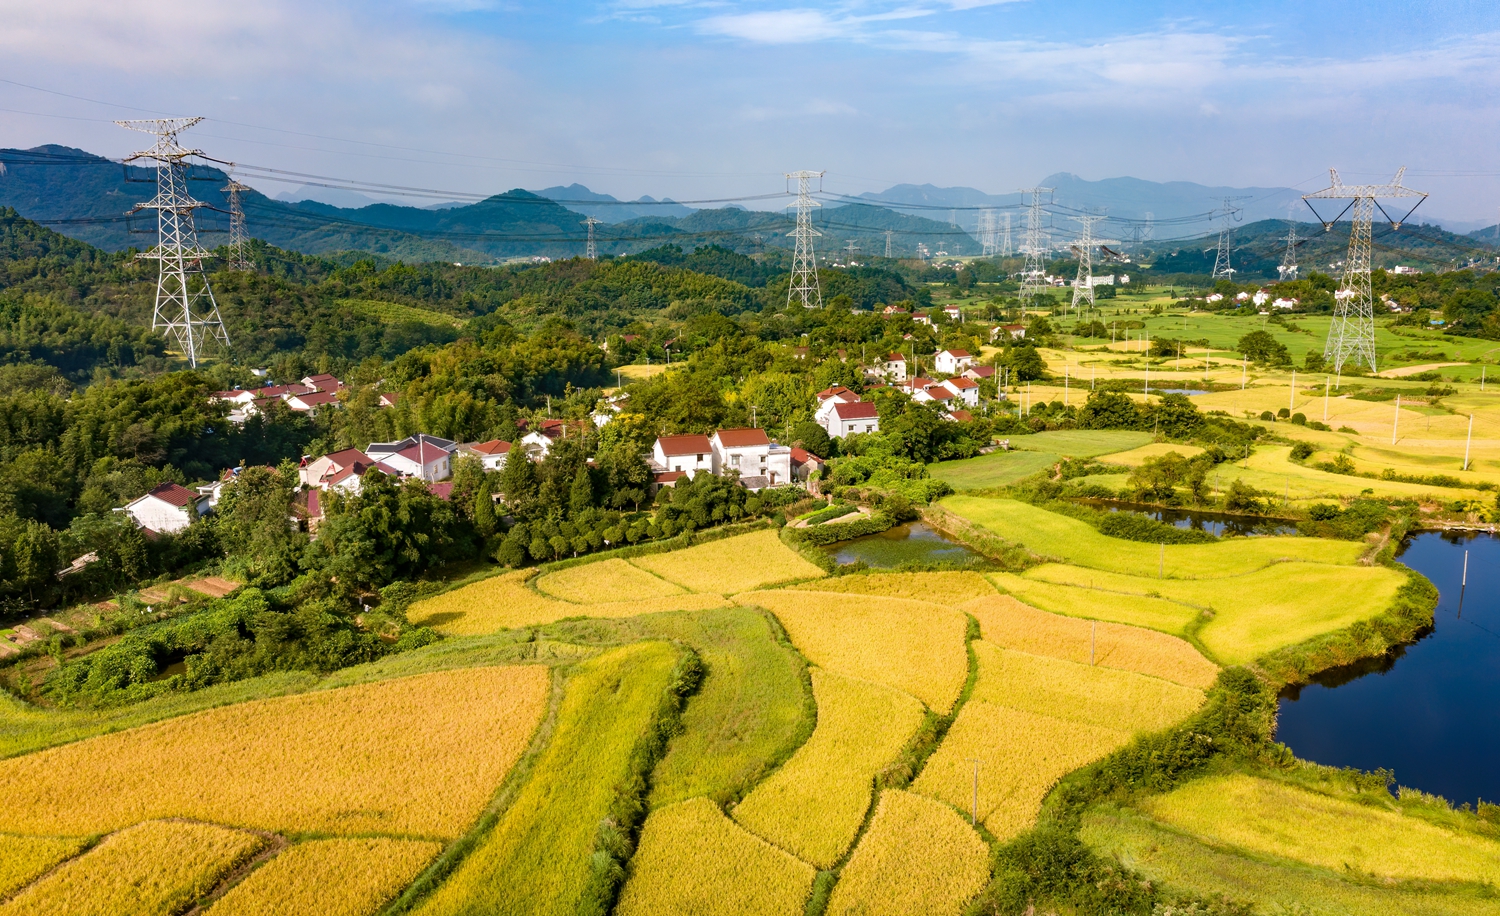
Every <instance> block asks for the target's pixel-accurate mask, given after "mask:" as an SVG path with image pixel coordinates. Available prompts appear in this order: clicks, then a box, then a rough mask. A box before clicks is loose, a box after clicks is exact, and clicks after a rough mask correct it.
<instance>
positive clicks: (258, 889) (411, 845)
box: [207, 837, 443, 916]
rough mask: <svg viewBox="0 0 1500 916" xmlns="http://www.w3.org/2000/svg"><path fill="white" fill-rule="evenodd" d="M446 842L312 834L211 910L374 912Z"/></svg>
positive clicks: (252, 915) (231, 915)
mask: <svg viewBox="0 0 1500 916" xmlns="http://www.w3.org/2000/svg"><path fill="white" fill-rule="evenodd" d="M442 848H443V846H442V844H441V843H434V842H430V841H425V840H398V839H391V838H388V837H362V838H358V839H338V840H310V841H308V842H305V843H298V844H296V845H295V846H292V847H289V848H288V849H285V850H283V851H282V852H281V853H280V854H278V855H277V856H276V858H274V859H272V860H271V861H270V862H268V863H266V864H265V865H262V866H261V867H260V868H258V869H256V870H255V871H253V872H251V873H250V876H249V877H247V878H246V879H245V880H243V881H241V882H240V883H239V884H236V885H235V886H234V887H232V888H230V890H229V892H228V893H227V894H225V895H224V896H223V897H220V898H219V899H218V901H217V902H215V903H214V905H213V906H211V907H209V908H208V913H207V916H283V914H290V913H317V914H319V916H369V914H371V913H374V912H375V911H376V910H378V909H380V907H381V906H383V905H384V904H385V903H386V902H387V901H389V900H391V899H392V898H394V897H395V896H396V894H398V893H400V891H401V889H402V888H403V887H405V886H406V885H408V884H410V883H411V881H412V879H413V878H415V877H416V876H417V873H418V872H420V871H421V870H422V869H423V867H425V866H426V865H427V863H428V862H430V861H432V859H433V857H434V856H436V855H437V854H438V853H439V852H441V851H442Z"/></svg>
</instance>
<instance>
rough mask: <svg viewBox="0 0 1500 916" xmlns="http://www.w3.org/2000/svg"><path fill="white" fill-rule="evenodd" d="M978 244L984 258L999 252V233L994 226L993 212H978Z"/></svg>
mask: <svg viewBox="0 0 1500 916" xmlns="http://www.w3.org/2000/svg"><path fill="white" fill-rule="evenodd" d="M979 244H980V246H981V249H982V251H983V253H984V256H985V257H989V256H990V255H993V254H995V253H996V252H998V251H999V250H1000V239H999V232H998V231H997V229H996V225H995V211H994V210H980V211H979Z"/></svg>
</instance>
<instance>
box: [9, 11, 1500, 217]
mask: <svg viewBox="0 0 1500 916" xmlns="http://www.w3.org/2000/svg"><path fill="white" fill-rule="evenodd" d="M1493 9H1494V7H1493V4H1491V5H1489V6H1488V7H1486V6H1485V5H1481V4H1478V3H1457V2H1455V3H1393V2H1381V0H1374V2H1364V3H1352V2H1305V0H1304V2H1298V3H1292V2H1281V3H1263V4H1255V5H1249V4H1226V3H1192V4H1188V3H1175V2H1155V3H1119V2H1114V3H1105V2H1047V0H1010V2H986V0H847V2H841V3H820V2H814V0H787V2H774V0H610V2H600V3H537V2H528V0H493V2H491V0H414V2H404V3H401V2H389V0H384V2H382V0H375V2H358V3H356V2H348V0H325V2H319V3H307V2H292V0H260V2H254V3H238V4H229V3H222V2H205V0H197V2H189V0H154V2H151V3H149V4H148V3H141V2H135V0H129V2H115V3H108V4H106V3H101V2H98V0H48V2H46V3H37V2H35V0H0V17H3V19H0V21H4V22H6V27H5V28H4V29H0V78H3V79H6V80H10V81H13V82H10V83H0V108H3V109H7V110H5V111H0V143H3V145H8V146H30V145H35V144H38V143H43V142H57V143H66V144H70V145H75V146H81V147H84V148H87V149H90V150H93V151H95V152H99V153H102V154H106V155H121V154H124V153H126V152H129V151H130V149H131V148H132V147H131V144H132V143H133V142H134V139H133V138H132V136H131V135H130V134H128V133H126V132H125V131H122V130H120V129H119V128H116V127H114V126H113V125H111V124H109V123H108V122H109V119H111V118H117V117H130V116H137V117H140V116H146V115H147V114H148V113H156V112H162V113H171V114H201V115H205V116H206V117H208V118H209V119H210V120H209V121H208V122H206V123H205V124H203V125H202V126H200V127H199V128H197V129H195V130H194V131H193V133H192V134H190V135H189V136H190V137H192V138H193V139H194V142H195V143H196V144H197V145H198V146H200V147H201V148H203V149H204V150H205V151H207V152H210V153H212V154H213V155H215V156H217V157H219V158H222V159H231V160H235V161H241V162H246V163H251V164H255V165H262V166H271V167H277V168H283V169H290V170H296V171H303V172H308V173H314V174H320V175H333V176H346V177H352V178H357V179H360V180H363V181H371V182H384V183H390V184H402V185H412V186H421V187H429V188H441V189H453V190H457V191H464V192H469V193H488V192H493V191H499V190H504V189H507V188H511V187H543V186H546V185H551V184H557V183H568V182H571V181H579V182H581V183H583V184H586V185H588V186H590V187H592V188H594V189H595V190H601V191H606V192H609V193H613V194H615V195H617V196H620V197H635V196H638V195H641V194H651V195H655V196H663V195H669V196H672V197H675V198H678V199H704V198H719V197H731V196H739V195H756V194H764V193H772V192H776V191H778V190H780V189H781V188H782V186H783V182H782V181H781V178H780V173H781V172H784V171H788V170H793V169H803V168H809V169H826V170H828V173H829V175H828V179H827V187H828V188H830V189H831V190H834V191H840V192H850V193H858V192H860V191H867V190H879V189H882V188H884V187H887V186H889V185H891V184H895V183H898V182H912V183H924V182H931V183H934V184H938V185H944V186H946V185H968V186H972V187H977V188H980V189H982V190H986V191H991V192H995V193H999V192H1004V191H1007V190H1010V189H1013V188H1015V187H1017V186H1020V185H1025V184H1029V183H1034V182H1036V181H1038V180H1040V179H1041V178H1042V177H1044V176H1046V175H1048V174H1051V173H1053V172H1062V171H1066V172H1073V173H1076V174H1079V175H1081V176H1083V177H1085V178H1090V179H1098V178H1107V177H1114V176H1119V175H1132V176H1135V177H1139V178H1146V179H1151V180H1156V181H1171V180H1187V181H1197V182H1201V183H1204V184H1210V185H1221V184H1222V185H1245V186H1249V185H1256V186H1277V185H1288V186H1296V187H1304V188H1306V189H1308V190H1315V189H1316V188H1318V187H1322V186H1323V183H1326V182H1325V178H1326V174H1327V172H1326V169H1327V168H1328V167H1329V166H1338V167H1339V168H1340V171H1341V173H1343V174H1344V175H1345V176H1346V178H1349V179H1351V180H1353V179H1359V180H1375V179H1376V178H1377V177H1382V176H1388V175H1389V174H1390V172H1391V171H1393V170H1394V168H1395V167H1396V166H1398V165H1403V164H1404V165H1407V166H1409V169H1410V170H1409V172H1408V179H1407V184H1408V185H1410V186H1413V187H1418V188H1421V189H1422V190H1427V191H1430V192H1432V194H1433V197H1432V198H1431V199H1430V201H1429V202H1428V203H1427V204H1426V205H1424V209H1423V211H1419V212H1424V213H1428V214H1430V215H1432V216H1443V217H1447V218H1449V219H1464V220H1470V219H1472V220H1488V221H1490V222H1493V220H1494V218H1495V214H1496V213H1497V212H1500V211H1497V207H1500V163H1497V161H1496V155H1495V152H1496V150H1497V148H1500V130H1497V124H1500V121H1497V118H1496V114H1497V111H1496V108H1497V89H1500V22H1497V21H1496V18H1495V16H1494V15H1493ZM166 36H171V39H170V40H171V41H173V42H174V43H175V44H174V47H175V49H176V50H175V52H174V53H173V54H172V55H165V54H158V53H153V52H152V51H150V50H149V49H150V48H152V47H157V46H160V45H161V43H162V41H163V40H164V37H166ZM15 83H25V84H28V85H31V86H36V87H40V88H44V89H48V90H52V91H53V92H55V93H66V94H69V95H74V96H81V97H83V98H86V99H90V100H94V101H82V100H77V99H70V98H65V97H63V96H60V95H55V94H49V93H44V92H39V91H36V90H34V89H26V88H22V87H20V86H17V85H15ZM101 103H102V104H101ZM270 128H275V129H270ZM255 183H257V184H258V186H260V187H262V188H263V189H265V190H267V191H268V192H270V193H275V192H276V191H278V190H282V189H284V188H285V186H283V185H276V184H273V183H266V182H261V181H256V182H255Z"/></svg>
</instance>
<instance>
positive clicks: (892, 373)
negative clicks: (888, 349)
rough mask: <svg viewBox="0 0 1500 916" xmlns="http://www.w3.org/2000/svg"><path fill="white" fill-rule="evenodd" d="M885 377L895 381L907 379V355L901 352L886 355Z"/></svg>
mask: <svg viewBox="0 0 1500 916" xmlns="http://www.w3.org/2000/svg"><path fill="white" fill-rule="evenodd" d="M884 372H885V377H886V378H888V379H890V380H891V381H893V382H904V381H906V357H904V356H902V355H901V354H900V353H891V354H889V355H887V356H886V358H885V363H884Z"/></svg>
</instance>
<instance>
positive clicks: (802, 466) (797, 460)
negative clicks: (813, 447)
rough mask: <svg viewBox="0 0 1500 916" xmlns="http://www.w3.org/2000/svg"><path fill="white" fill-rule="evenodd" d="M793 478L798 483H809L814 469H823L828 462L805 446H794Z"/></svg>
mask: <svg viewBox="0 0 1500 916" xmlns="http://www.w3.org/2000/svg"><path fill="white" fill-rule="evenodd" d="M791 457H792V479H793V480H795V481H797V482H798V483H807V480H808V478H809V477H811V476H812V475H813V472H814V471H821V470H824V469H825V468H827V467H828V463H827V462H825V461H824V460H823V459H822V458H819V457H818V456H817V455H814V454H813V453H812V452H809V451H808V450H807V449H805V448H797V447H796V446H793V447H792V456H791Z"/></svg>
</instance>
